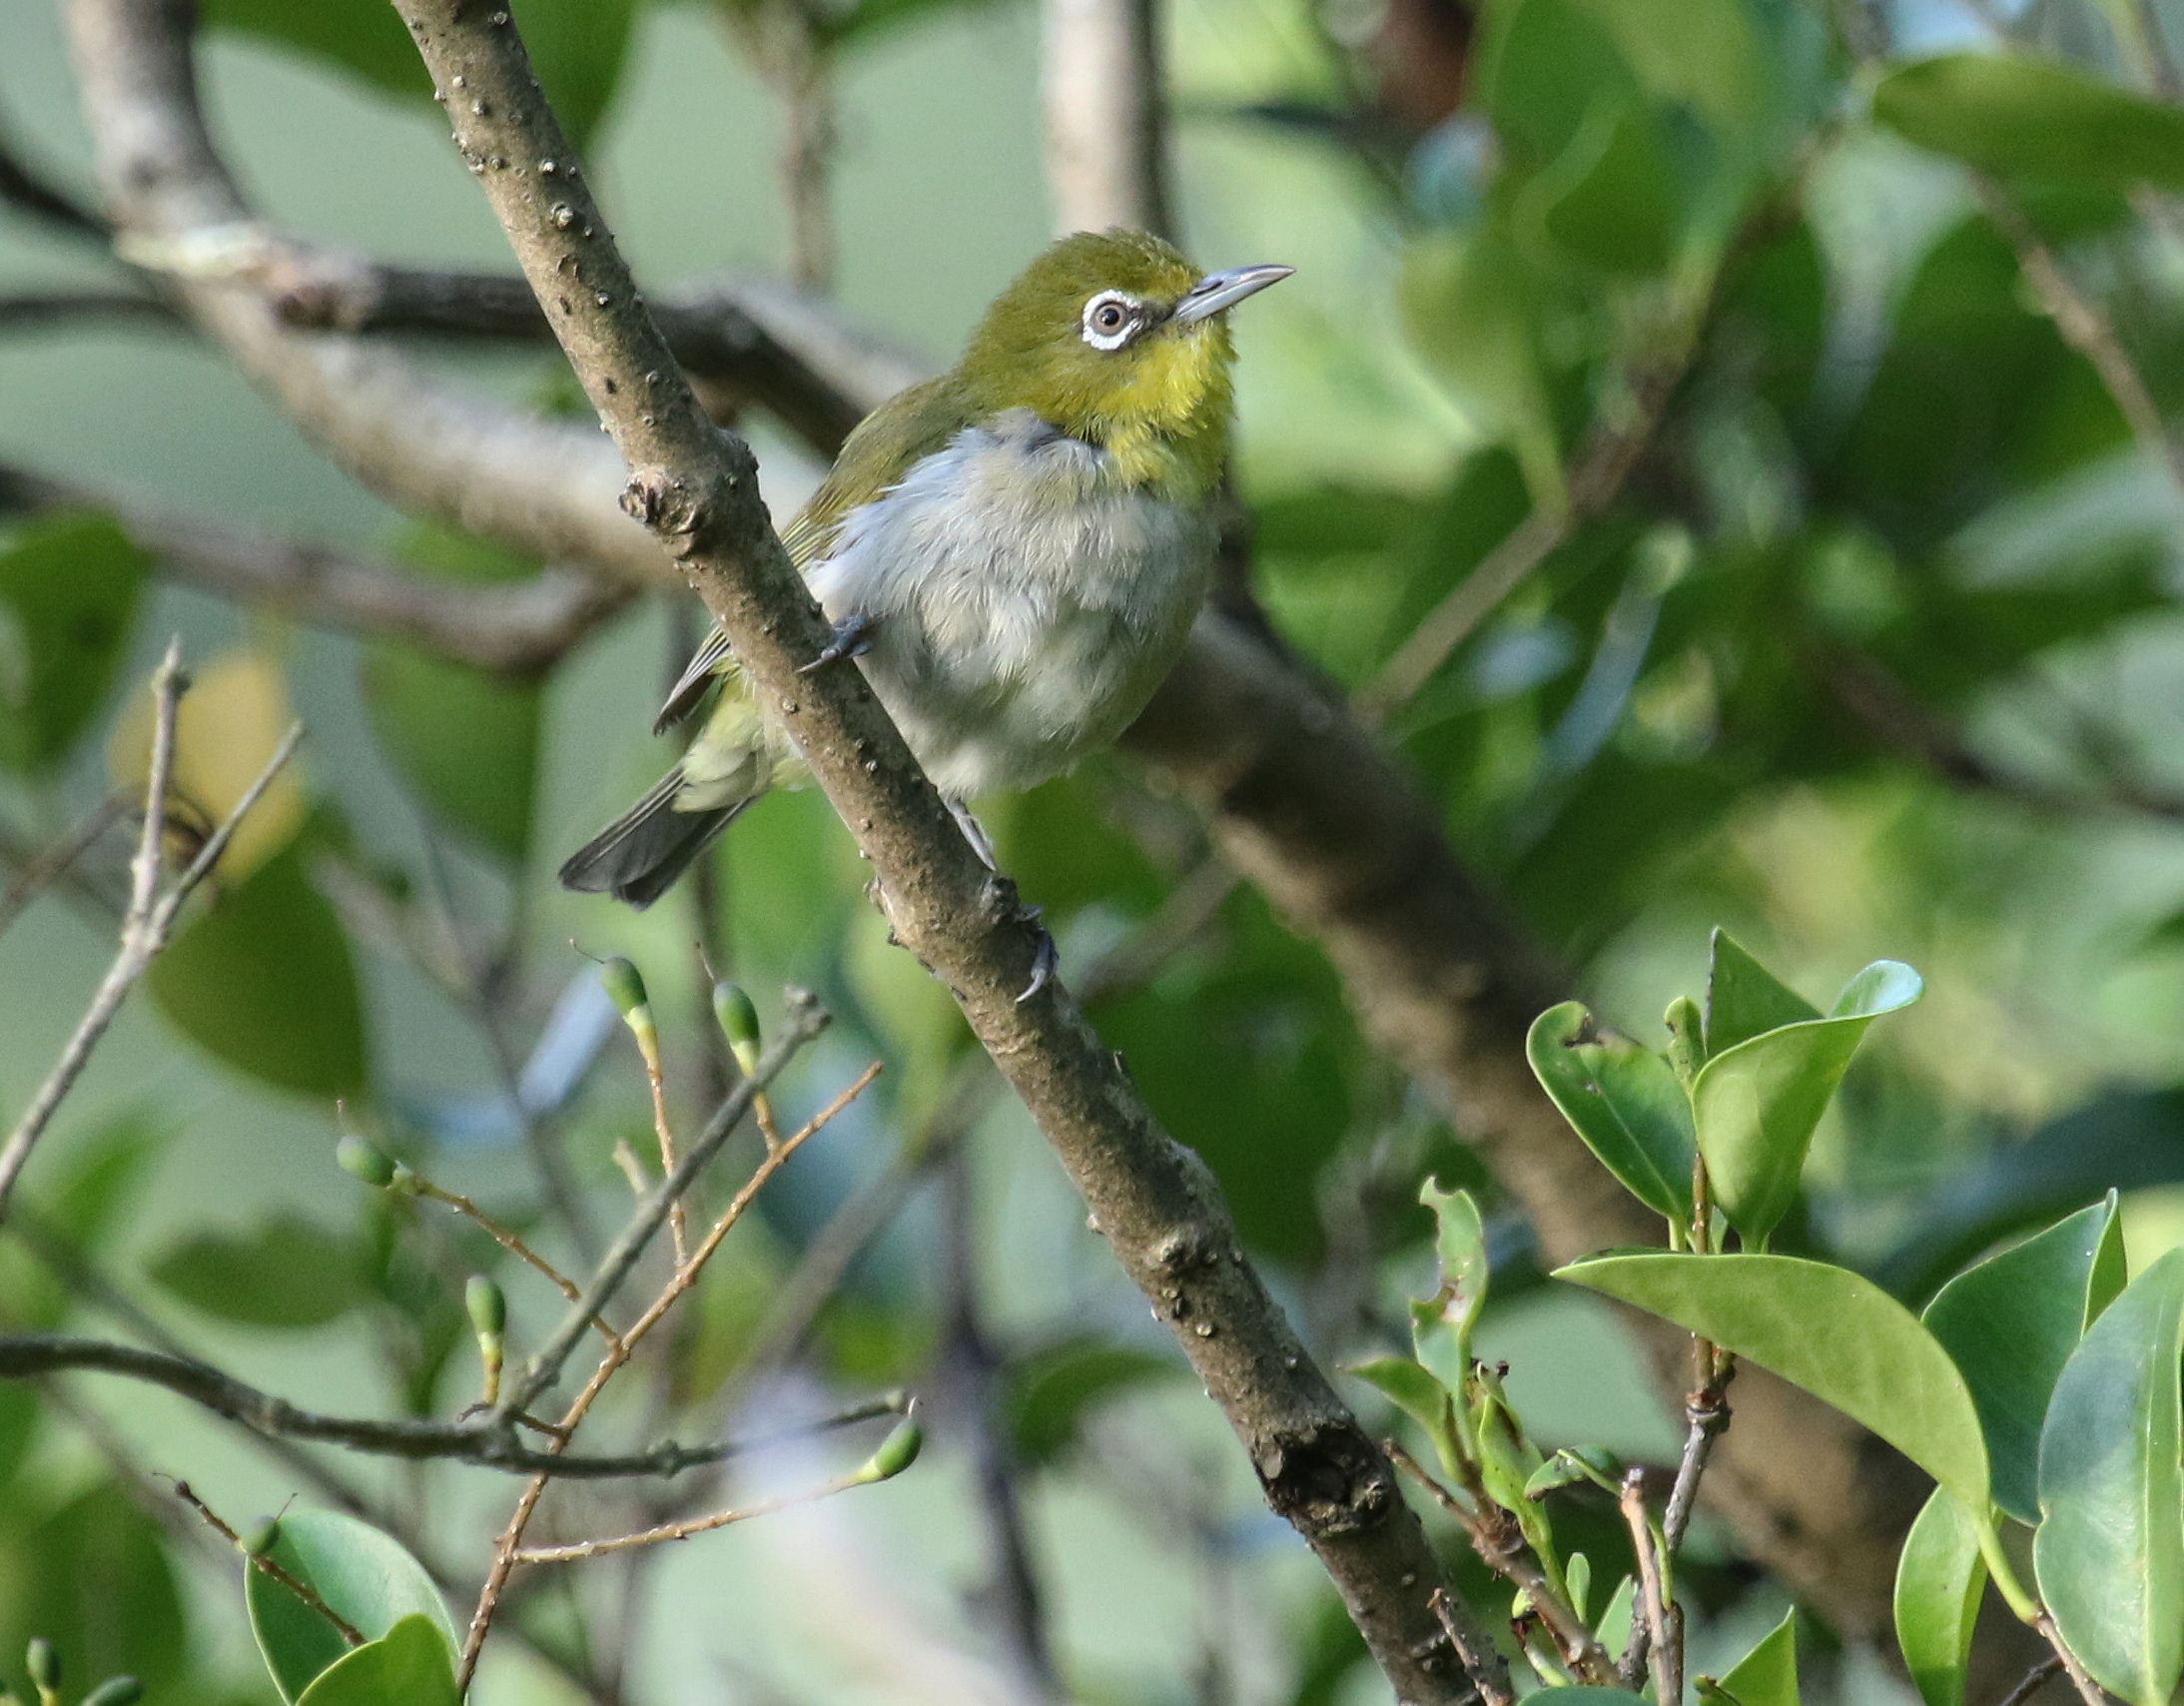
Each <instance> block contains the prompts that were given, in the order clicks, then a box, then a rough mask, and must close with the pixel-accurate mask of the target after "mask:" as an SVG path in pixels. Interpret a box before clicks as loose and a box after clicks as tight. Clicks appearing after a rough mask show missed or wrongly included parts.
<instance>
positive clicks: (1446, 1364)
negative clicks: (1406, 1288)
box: [1410, 1179, 1491, 1392]
mask: <svg viewBox="0 0 2184 1706" xmlns="http://www.w3.org/2000/svg"><path fill="white" fill-rule="evenodd" d="M1418 1200H1419V1201H1420V1202H1421V1203H1423V1204H1424V1205H1425V1206H1426V1207H1427V1208H1429V1209H1431V1210H1432V1211H1433V1215H1434V1220H1435V1222H1436V1223H1437V1228H1438V1230H1437V1232H1436V1234H1435V1237H1434V1241H1433V1249H1434V1254H1435V1256H1436V1257H1437V1258H1438V1259H1439V1262H1440V1277H1441V1283H1440V1287H1439V1289H1438V1290H1436V1291H1435V1292H1434V1294H1433V1295H1432V1296H1431V1297H1427V1298H1421V1299H1419V1300H1417V1301H1415V1302H1413V1303H1412V1304H1411V1306H1410V1318H1411V1345H1412V1347H1413V1348H1414V1349H1415V1350H1416V1351H1417V1353H1418V1360H1419V1361H1420V1362H1422V1363H1424V1364H1425V1365H1426V1367H1428V1368H1430V1369H1431V1370H1432V1371H1433V1375H1434V1377H1435V1378H1436V1379H1438V1380H1439V1381H1440V1382H1441V1384H1442V1385H1444V1386H1446V1387H1447V1388H1448V1389H1449V1390H1450V1391H1451V1392H1461V1391H1462V1390H1463V1389H1464V1377H1465V1375H1466V1374H1468V1373H1469V1372H1470V1369H1471V1328H1472V1324H1473V1323H1474V1322H1475V1321H1477V1320H1478V1318H1479V1310H1480V1309H1481V1308H1483V1307H1484V1306H1485V1304H1486V1285H1487V1277H1488V1273H1489V1271H1490V1268H1491V1264H1490V1263H1489V1262H1488V1260H1487V1253H1486V1227H1485V1224H1484V1223H1483V1222H1482V1221H1481V1220H1480V1219H1479V1205H1478V1204H1476V1203H1475V1202H1473V1201H1472V1200H1471V1194H1470V1193H1469V1192H1468V1191H1449V1192H1443V1191H1440V1190H1437V1189H1436V1188H1435V1187H1434V1184H1433V1182H1432V1181H1431V1180H1430V1179H1429V1180H1428V1181H1426V1185H1425V1189H1424V1190H1422V1191H1421V1192H1420V1193H1419V1194H1418Z"/></svg>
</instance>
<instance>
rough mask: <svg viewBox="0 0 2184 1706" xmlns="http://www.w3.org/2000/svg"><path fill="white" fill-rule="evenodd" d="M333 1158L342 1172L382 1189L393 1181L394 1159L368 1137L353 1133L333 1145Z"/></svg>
mask: <svg viewBox="0 0 2184 1706" xmlns="http://www.w3.org/2000/svg"><path fill="white" fill-rule="evenodd" d="M334 1159H335V1161H336V1162H337V1163H339V1164H340V1166H341V1169H342V1171H343V1172H344V1173H346V1174H348V1175H350V1176H351V1177H352V1178H355V1179H361V1180H363V1181H364V1183H365V1184H366V1185H370V1186H374V1187H376V1188H377V1189H378V1190H381V1191H384V1190H385V1189H386V1188H387V1187H388V1186H390V1185H392V1184H393V1183H394V1173H395V1166H394V1159H393V1157H391V1156H389V1155H388V1154H387V1153H386V1151H384V1150H382V1149H381V1148H379V1146H378V1145H377V1144H375V1143H373V1142H372V1141H371V1140H370V1139H369V1138H360V1137H358V1136H357V1135H356V1134H355V1133H351V1134H350V1135H349V1136H347V1137H345V1138H343V1139H342V1141H341V1142H340V1143H338V1144H336V1145H335V1146H334Z"/></svg>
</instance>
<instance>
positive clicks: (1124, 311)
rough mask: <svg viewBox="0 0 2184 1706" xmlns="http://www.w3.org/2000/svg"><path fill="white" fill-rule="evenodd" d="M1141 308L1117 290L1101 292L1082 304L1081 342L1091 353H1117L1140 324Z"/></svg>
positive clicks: (1134, 333)
mask: <svg viewBox="0 0 2184 1706" xmlns="http://www.w3.org/2000/svg"><path fill="white" fill-rule="evenodd" d="M1144 313H1145V305H1144V304H1143V303H1141V302H1139V301H1138V300H1137V299H1136V298H1135V297H1131V296H1124V295H1123V294H1122V293H1121V292H1120V291H1101V292H1100V293H1099V294H1098V295H1097V296H1095V297H1093V298H1092V300H1091V301H1090V302H1088V303H1086V305H1085V331H1084V338H1085V342H1086V343H1088V344H1090V345H1091V346H1092V348H1093V349H1094V350H1119V349H1121V347H1122V346H1123V345H1125V344H1127V343H1128V342H1129V341H1130V340H1131V339H1132V338H1134V337H1136V336H1137V332H1138V329H1139V328H1140V327H1141V326H1143V324H1144Z"/></svg>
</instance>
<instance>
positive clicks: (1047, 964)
mask: <svg viewBox="0 0 2184 1706" xmlns="http://www.w3.org/2000/svg"><path fill="white" fill-rule="evenodd" d="M1020 916H1021V917H1022V918H1023V920H1024V922H1025V923H1027V924H1029V925H1030V926H1031V927H1032V928H1033V930H1034V931H1036V932H1037V933H1038V935H1037V938H1036V940H1035V941H1034V942H1033V944H1032V981H1031V982H1030V983H1028V984H1026V985H1025V986H1024V993H1023V994H1022V995H1020V996H1018V997H1017V1005H1018V1006H1019V1007H1022V1006H1023V1005H1024V1004H1025V1003H1026V1002H1027V1001H1030V1000H1031V999H1032V997H1033V996H1035V995H1037V994H1038V993H1039V992H1040V991H1041V990H1043V989H1045V988H1046V987H1047V986H1048V985H1049V984H1051V983H1053V982H1054V978H1055V973H1056V972H1058V971H1060V970H1061V969H1062V950H1061V949H1060V948H1058V947H1056V946H1055V939H1054V934H1053V932H1052V931H1050V930H1049V929H1048V928H1047V927H1046V925H1044V924H1042V923H1040V921H1039V919H1040V908H1038V907H1036V906H1028V907H1026V908H1025V909H1024V911H1023V913H1022V914H1021V915H1020Z"/></svg>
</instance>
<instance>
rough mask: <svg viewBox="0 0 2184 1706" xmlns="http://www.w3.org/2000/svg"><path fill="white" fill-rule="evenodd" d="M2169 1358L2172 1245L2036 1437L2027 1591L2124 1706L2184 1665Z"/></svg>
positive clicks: (2183, 1553)
mask: <svg viewBox="0 0 2184 1706" xmlns="http://www.w3.org/2000/svg"><path fill="white" fill-rule="evenodd" d="M2180 1354H2184V1250H2172V1251H2170V1252H2169V1253H2168V1254H2167V1255H2166V1256H2164V1257H2162V1258H2161V1260H2160V1261H2158V1262H2156V1263H2155V1264H2154V1265H2153V1266H2152V1267H2151V1268H2149V1269H2147V1270H2146V1272H2145V1273H2143V1274H2141V1275H2140V1276H2139V1277H2138V1278H2137V1279H2134V1280H2132V1281H2131V1283H2130V1284H2129V1285H2128V1286H2127V1287H2125V1289H2124V1292H2123V1294H2122V1295H2121V1296H2119V1297H2118V1298H2116V1300H2115V1301H2114V1302H2112V1303H2110V1304H2109V1305H2108V1307H2107V1308H2106V1310H2104V1311H2103V1312H2102V1314H2101V1316H2100V1318H2099V1319H2098V1320H2096V1321H2095V1322H2094V1323H2093V1324H2092V1326H2091V1327H2090V1328H2088V1329H2087V1331H2086V1334H2085V1337H2084V1338H2083V1339H2082V1340H2081V1341H2080V1342H2079V1344H2078V1347H2077V1349H2076V1350H2075V1351H2073V1352H2072V1353H2071V1357H2070V1360H2069V1361H2068V1362H2066V1363H2064V1364H2063V1370H2062V1374H2061V1376H2060V1377H2059V1378H2058V1379H2057V1380H2056V1382H2055V1394H2054V1396H2053V1397H2052V1398H2051V1399H2050V1400H2049V1402H2048V1406H2047V1423H2046V1426H2045V1427H2044V1428H2043V1429H2042V1431H2041V1434H2040V1515H2041V1520H2040V1527H2039V1531H2038V1533H2037V1534H2035V1535H2034V1536H2033V1545H2032V1562H2033V1571H2034V1574H2035V1575H2036V1576H2037V1577H2038V1580H2039V1589H2040V1597H2041V1599H2042V1600H2044V1601H2045V1602H2046V1605H2047V1608H2048V1610H2049V1611H2050V1612H2052V1613H2053V1614H2054V1618H2055V1622H2056V1625H2057V1627H2058V1628H2060V1629H2061V1631H2062V1636H2063V1639H2064V1640H2065V1641H2067V1642H2068V1643H2069V1645H2070V1650H2071V1651H2072V1652H2074V1653H2076V1654H2077V1656H2078V1658H2079V1660H2080V1661H2081V1662H2082V1663H2083V1664H2084V1666H2085V1668H2086V1669H2087V1670H2089V1671H2091V1672H2092V1674H2093V1678H2094V1680H2095V1681H2097V1682H2098V1683H2100V1685H2101V1686H2102V1687H2103V1688H2106V1689H2108V1690H2109V1691H2110V1692H2111V1693H2114V1694H2116V1695H2119V1696H2120V1697H2122V1698H2123V1699H2124V1700H2127V1701H2129V1702H2130V1703H2131V1706H2165V1703H2166V1702H2167V1700H2168V1698H2169V1696H2170V1694H2171V1693H2172V1692H2173V1691H2174V1690H2175V1688H2176V1684H2177V1677H2178V1675H2179V1672H2180V1671H2184V1475H2180V1472H2179V1469H2178V1463H2177V1451H2178V1441H2179V1431H2180V1429H2179V1414H2178V1405H2179V1395H2178V1389H2177V1367H2178V1358H2179V1356H2180Z"/></svg>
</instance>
